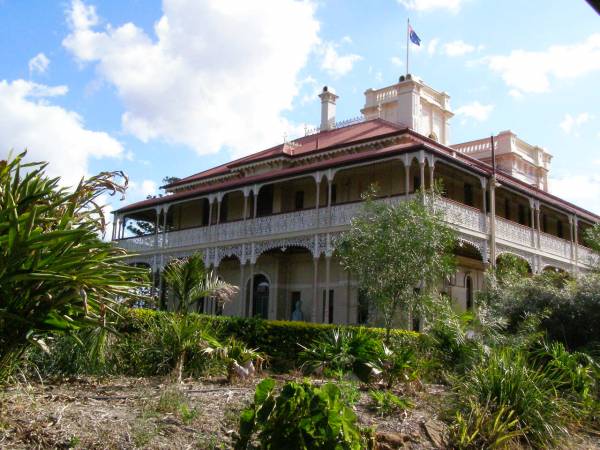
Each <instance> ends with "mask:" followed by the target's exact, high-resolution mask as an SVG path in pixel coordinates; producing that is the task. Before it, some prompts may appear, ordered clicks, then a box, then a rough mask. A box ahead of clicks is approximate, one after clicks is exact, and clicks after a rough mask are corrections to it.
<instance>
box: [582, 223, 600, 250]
mask: <svg viewBox="0 0 600 450" xmlns="http://www.w3.org/2000/svg"><path fill="white" fill-rule="evenodd" d="M583 242H584V243H585V245H587V246H589V247H590V248H591V249H593V250H595V251H596V252H600V224H598V223H597V224H595V225H594V226H593V227H590V228H588V229H587V230H585V233H584V235H583Z"/></svg>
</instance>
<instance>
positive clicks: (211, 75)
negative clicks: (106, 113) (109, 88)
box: [63, 0, 319, 154]
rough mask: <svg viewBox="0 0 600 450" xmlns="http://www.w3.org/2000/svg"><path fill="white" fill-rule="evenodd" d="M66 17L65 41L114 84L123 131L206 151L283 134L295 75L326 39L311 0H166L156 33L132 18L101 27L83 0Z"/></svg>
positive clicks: (253, 145)
mask: <svg viewBox="0 0 600 450" xmlns="http://www.w3.org/2000/svg"><path fill="white" fill-rule="evenodd" d="M67 15H68V20H69V23H70V27H71V31H70V34H69V35H68V36H67V37H66V38H65V39H64V41H63V45H64V46H65V47H66V48H67V49H68V50H69V51H70V52H71V53H72V54H73V55H74V56H75V57H76V58H77V60H79V61H80V62H81V63H91V64H95V66H96V69H97V71H98V73H99V75H100V76H101V77H102V78H103V79H104V80H106V81H107V82H108V83H110V84H112V85H114V86H115V87H116V91H117V93H118V95H119V97H120V99H121V100H122V102H123V105H124V108H125V112H124V113H123V115H122V125H123V128H124V130H125V131H126V132H129V133H131V134H133V135H135V136H136V137H138V138H139V139H141V140H142V141H148V140H151V139H162V140H165V141H167V142H172V143H179V144H185V145H188V146H190V147H192V148H194V149H195V150H196V151H197V152H198V153H199V154H207V153H211V152H217V151H219V150H220V149H221V148H223V147H225V148H229V149H232V150H233V151H234V152H236V153H248V152H252V151H256V150H257V149H260V148H262V147H264V146H266V145H268V144H272V143H273V142H274V141H278V140H280V139H281V136H282V134H283V131H284V130H285V129H287V128H288V127H289V126H290V125H289V124H288V122H287V121H286V120H285V118H283V116H282V114H283V112H285V111H286V110H288V109H289V108H291V105H292V101H293V99H294V97H295V96H296V95H297V94H298V79H297V77H298V74H299V72H300V70H301V69H302V68H303V67H304V66H305V64H306V62H307V60H308V57H309V54H310V53H311V51H312V50H313V49H314V48H315V46H317V45H318V43H319V38H318V30H319V23H318V21H317V20H316V18H315V6H314V5H313V4H312V3H310V2H307V1H304V2H296V1H291V0H260V1H258V0H257V1H253V2H223V1H219V0H206V1H202V2H200V1H197V0H164V1H163V15H162V17H161V18H160V19H159V20H158V21H157V22H156V23H155V26H154V33H153V34H152V35H149V34H147V33H146V32H145V31H144V30H142V29H141V28H140V27H138V26H136V25H135V24H133V23H126V24H124V25H121V26H117V27H114V26H111V25H108V26H106V27H105V28H103V29H100V27H99V26H98V25H99V23H100V21H99V19H98V15H97V13H96V10H95V8H94V7H93V6H88V5H86V4H84V3H83V2H82V1H81V0H73V2H72V4H71V7H70V8H69V10H68V11H67Z"/></svg>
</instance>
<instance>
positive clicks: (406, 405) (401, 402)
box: [369, 390, 413, 416]
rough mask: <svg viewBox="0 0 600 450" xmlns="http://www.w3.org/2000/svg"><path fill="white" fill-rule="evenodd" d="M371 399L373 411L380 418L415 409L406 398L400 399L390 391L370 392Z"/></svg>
mask: <svg viewBox="0 0 600 450" xmlns="http://www.w3.org/2000/svg"><path fill="white" fill-rule="evenodd" d="M369 397H371V409H373V410H374V411H376V412H377V413H378V414H379V415H380V416H390V415H392V414H398V413H401V412H403V411H406V410H407V409H410V408H412V407H413V404H412V403H411V402H410V401H409V400H406V399H404V398H400V397H398V396H397V395H396V394H394V393H393V392H390V391H375V390H371V391H369Z"/></svg>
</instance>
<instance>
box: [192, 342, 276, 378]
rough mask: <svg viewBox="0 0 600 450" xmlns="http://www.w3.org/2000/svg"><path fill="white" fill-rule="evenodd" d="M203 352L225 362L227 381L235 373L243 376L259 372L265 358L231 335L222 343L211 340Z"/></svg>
mask: <svg viewBox="0 0 600 450" xmlns="http://www.w3.org/2000/svg"><path fill="white" fill-rule="evenodd" d="M203 352H204V354H206V355H208V356H211V357H216V358H218V359H220V360H221V361H223V362H224V363H225V366H226V368H227V379H228V380H229V381H231V380H232V379H233V377H234V376H235V375H236V374H237V375H239V376H242V377H245V376H249V375H253V374H254V373H255V372H260V371H261V369H262V365H263V363H264V362H265V360H266V358H265V356H264V355H263V354H262V353H261V352H259V351H258V350H257V349H253V348H248V346H247V345H246V344H245V343H244V342H242V341H240V340H238V339H236V338H234V337H231V336H230V337H229V338H227V340H226V341H225V343H223V344H221V343H219V342H218V341H216V340H213V342H212V345H208V346H206V347H205V348H204V350H203Z"/></svg>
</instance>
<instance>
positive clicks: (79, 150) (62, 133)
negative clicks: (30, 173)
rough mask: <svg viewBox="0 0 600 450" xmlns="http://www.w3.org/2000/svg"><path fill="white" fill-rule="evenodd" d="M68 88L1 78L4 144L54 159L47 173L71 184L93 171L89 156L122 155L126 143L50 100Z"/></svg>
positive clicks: (1, 136) (33, 157)
mask: <svg viewBox="0 0 600 450" xmlns="http://www.w3.org/2000/svg"><path fill="white" fill-rule="evenodd" d="M66 92H67V87H66V86H45V85H41V84H37V83H32V82H30V81H26V80H15V81H12V82H7V81H6V80H2V81H0V118H1V119H0V147H1V148H2V149H4V150H8V149H11V148H12V149H14V151H15V152H20V151H22V150H24V149H25V148H27V149H28V154H27V158H28V160H36V161H49V162H50V164H49V166H48V169H47V170H48V173H49V174H51V175H53V176H60V177H62V181H63V183H64V184H65V185H72V184H75V183H77V182H78V181H79V179H80V178H81V177H82V176H84V175H88V162H89V159H90V158H103V157H121V155H122V154H123V147H122V146H121V144H120V143H119V142H118V141H117V140H115V139H114V138H112V137H111V136H109V135H108V134H107V133H104V132H100V131H92V130H88V129H87V128H85V125H84V122H83V119H82V118H81V116H79V115H78V114H77V113H75V112H73V111H69V110H67V109H64V108H62V107H60V106H56V105H53V104H52V103H51V102H50V99H52V98H53V97H56V96H59V95H64V94H66Z"/></svg>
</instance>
